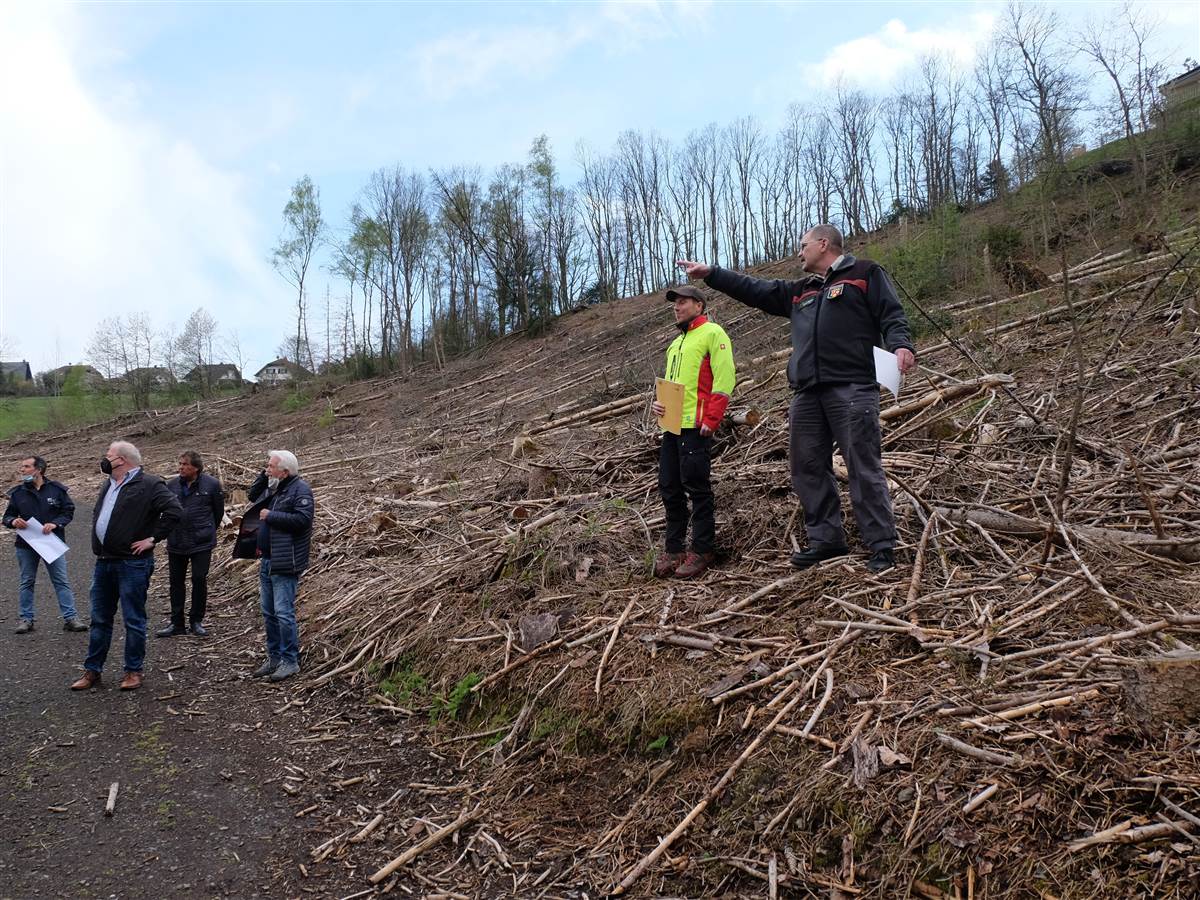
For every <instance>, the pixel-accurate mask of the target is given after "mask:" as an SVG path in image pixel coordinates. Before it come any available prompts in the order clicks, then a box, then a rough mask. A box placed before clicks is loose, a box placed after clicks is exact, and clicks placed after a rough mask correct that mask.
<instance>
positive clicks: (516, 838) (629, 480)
mask: <svg viewBox="0 0 1200 900" xmlns="http://www.w3.org/2000/svg"><path fill="white" fill-rule="evenodd" d="M1196 248H1197V244H1196V235H1195V232H1194V230H1189V231H1188V232H1184V233H1180V234H1176V235H1171V236H1168V238H1167V247H1166V249H1165V250H1162V251H1161V252H1156V253H1155V254H1153V255H1151V256H1150V257H1148V258H1147V257H1137V256H1135V255H1131V254H1127V253H1108V254H1099V255H1098V256H1097V257H1096V258H1095V259H1092V260H1088V261H1085V262H1084V263H1083V264H1081V265H1079V266H1076V267H1075V268H1074V269H1066V270H1064V271H1061V272H1059V273H1056V274H1055V275H1053V276H1051V281H1052V285H1051V287H1049V288H1044V289H1042V290H1040V291H1038V292H1035V293H1034V294H1032V295H1029V296H1020V297H999V298H997V297H986V298H979V299H978V300H975V301H970V302H966V303H962V304H956V305H955V306H954V307H946V308H944V309H943V310H942V311H941V312H942V317H941V318H939V321H940V322H944V321H946V317H949V318H952V319H953V320H954V324H952V325H949V326H946V328H945V334H943V335H939V336H938V338H940V339H934V340H936V342H935V343H932V344H931V343H930V342H929V341H926V342H924V347H923V350H922V353H921V363H922V368H921V370H920V373H919V374H918V376H917V377H915V378H912V379H910V380H909V383H908V384H907V385H906V387H905V389H904V391H903V393H902V395H901V397H900V398H899V399H898V401H897V402H896V403H895V404H893V405H891V406H890V407H887V408H885V409H884V411H883V413H882V415H881V419H882V425H883V435H884V437H883V443H884V464H885V469H886V471H887V473H888V476H889V478H890V480H891V486H892V491H893V497H894V498H895V502H896V510H897V524H898V528H899V531H900V536H901V548H900V554H899V555H900V560H901V561H900V564H899V565H898V566H897V567H896V568H895V569H893V570H891V571H889V572H885V573H883V574H882V575H879V576H872V575H870V574H868V573H867V572H866V570H865V568H864V567H863V566H862V560H861V556H862V554H858V555H852V556H849V557H846V558H842V559H837V560H831V561H829V562H827V563H825V564H823V565H822V566H819V567H817V568H815V569H812V570H808V571H804V572H796V571H794V570H791V569H790V567H789V565H788V563H787V557H788V555H789V553H790V552H791V550H792V549H793V548H795V547H798V546H800V545H802V544H803V541H804V537H803V518H802V516H801V515H799V509H798V507H797V505H796V503H795V500H794V498H792V497H791V495H790V493H789V491H788V486H787V480H786V462H785V458H786V447H787V438H786V435H787V423H786V420H785V414H786V408H787V401H788V391H787V386H786V380H785V378H784V374H783V368H784V364H785V362H786V351H785V350H781V349H780V348H781V347H782V346H783V345H784V343H785V342H786V336H785V331H784V328H783V327H782V325H781V322H780V320H772V319H768V318H766V317H763V316H760V315H759V314H758V313H755V312H752V311H747V310H745V309H744V308H743V307H739V306H737V305H735V304H732V303H731V302H728V301H726V300H724V299H721V298H718V299H717V300H716V301H715V302H714V304H713V309H714V312H715V315H716V317H717V319H718V320H719V321H721V322H722V324H723V325H724V326H725V327H726V329H727V330H728V331H729V332H730V334H731V335H732V336H733V338H734V342H735V346H736V347H737V349H738V354H739V361H740V367H739V383H738V386H737V388H736V390H735V395H734V402H733V404H731V409H732V411H731V414H730V420H729V422H727V424H726V427H725V428H723V429H722V431H721V433H720V437H719V439H718V442H717V448H716V458H715V461H714V466H713V474H714V482H715V485H716V491H717V508H718V528H719V532H720V535H721V536H722V540H723V541H724V544H723V546H722V548H721V550H722V558H721V560H720V564H719V565H718V566H717V567H716V568H715V569H713V570H712V571H711V573H710V574H709V575H708V576H707V577H705V578H704V579H703V580H701V581H699V582H694V583H692V582H658V581H654V580H653V579H651V578H650V577H649V573H650V569H651V565H652V561H653V557H654V554H655V552H657V549H658V547H659V545H660V543H661V526H662V514H661V506H660V504H659V501H658V497H657V491H656V487H657V486H656V467H655V460H656V454H657V450H656V439H657V428H656V426H655V425H654V423H653V422H652V421H651V419H650V415H649V411H648V401H649V397H648V394H647V391H646V387H645V386H646V385H647V384H649V383H650V382H651V381H652V378H651V376H652V374H653V367H654V365H655V364H656V363H657V362H658V361H659V360H660V359H661V356H662V352H663V350H664V348H665V345H666V343H667V342H668V341H669V340H670V338H671V336H672V334H671V329H670V327H669V324H667V323H666V322H665V321H664V320H665V318H666V317H665V315H664V311H663V307H662V303H661V299H660V298H654V297H651V298H641V299H634V300H629V301H624V302H622V303H620V304H610V305H607V306H602V307H597V308H593V309H588V310H585V311H581V312H579V313H576V314H574V315H572V316H569V317H567V318H566V319H565V320H564V321H563V323H561V324H560V325H559V326H557V329H558V330H557V332H556V333H552V334H551V335H549V336H548V337H546V338H544V339H541V340H539V341H537V342H527V341H526V342H516V341H505V342H501V343H499V344H497V345H495V346H493V347H492V348H490V349H489V350H488V351H487V352H486V353H484V354H482V355H481V357H480V358H479V359H477V360H476V361H474V363H473V364H472V365H471V366H468V367H463V368H460V369H458V370H456V372H455V379H456V383H454V384H450V385H447V386H444V387H438V386H437V385H438V382H437V381H436V380H435V379H434V378H433V377H432V376H430V377H428V378H426V379H425V380H424V381H422V380H421V379H417V380H416V381H415V382H408V383H406V384H404V385H403V386H401V385H400V384H399V383H391V384H387V385H384V388H383V389H382V390H381V389H380V387H379V385H375V386H371V387H362V388H352V389H346V390H344V391H343V392H341V393H339V394H338V395H337V396H336V397H331V398H328V399H327V400H326V401H325V403H326V404H327V406H328V409H329V410H330V411H332V412H333V413H334V415H335V416H336V417H337V423H336V424H335V426H334V429H333V431H332V432H331V433H329V434H324V435H316V434H315V433H313V432H312V431H311V430H308V431H307V432H306V434H305V437H306V438H307V443H305V444H304V445H303V446H302V447H301V448H300V449H302V450H303V453H302V461H303V462H304V465H305V471H304V474H305V477H307V478H308V479H309V480H310V481H311V482H312V484H313V485H314V489H315V491H316V495H317V504H318V508H319V510H320V516H319V520H318V535H317V540H316V542H315V544H314V546H315V547H316V548H317V551H316V552H317V557H316V561H315V564H314V567H313V569H312V570H311V571H310V572H309V573H308V574H307V575H306V578H305V582H304V589H303V592H302V593H303V597H304V607H305V612H304V628H305V636H306V645H307V647H308V653H307V665H306V677H307V678H308V679H309V684H310V686H311V688H312V689H313V690H316V691H326V690H331V691H332V690H336V691H346V690H347V689H353V691H355V692H357V695H358V696H360V697H361V698H362V699H363V701H364V702H366V703H367V704H369V705H370V706H371V707H373V709H374V710H375V714H376V715H377V716H379V718H380V721H381V722H387V723H402V725H403V727H404V728H406V729H409V730H421V731H423V732H424V733H425V737H426V740H427V741H428V742H429V745H430V746H432V747H434V748H435V749H436V750H437V752H438V753H439V755H440V756H442V757H444V758H445V759H446V760H447V761H448V762H450V763H452V764H453V765H454V766H455V768H456V769H457V772H458V777H459V778H460V780H461V784H459V785H457V786H456V788H455V790H447V791H446V792H444V793H441V794H435V795H434V796H437V797H442V798H444V802H443V805H441V806H438V807H437V809H436V811H435V812H433V813H429V812H428V811H426V812H425V813H424V815H426V816H428V818H421V819H414V818H405V817H404V816H403V815H401V813H400V811H399V810H398V809H396V808H395V807H394V806H392V807H388V808H381V809H378V810H365V809H360V810H359V811H358V813H347V821H345V822H343V823H340V824H333V823H331V824H330V826H329V835H328V837H327V838H326V839H324V840H322V841H321V842H320V843H319V844H317V845H316V846H314V847H313V848H312V858H313V865H314V866H319V865H349V864H350V863H351V862H353V864H354V865H355V866H361V867H362V871H365V872H369V873H370V875H369V877H368V878H367V879H366V880H365V881H364V885H363V894H364V895H365V894H367V893H370V892H375V891H379V890H388V889H390V888H392V887H395V886H396V885H397V884H401V885H403V884H405V883H406V882H408V881H409V880H414V879H415V880H416V881H419V882H421V883H422V884H423V885H424V886H425V888H426V889H428V890H434V891H438V890H440V891H444V892H447V893H448V894H453V893H454V892H455V891H469V892H484V893H487V892H489V891H491V892H501V893H509V894H513V895H519V896H539V895H544V896H564V895H572V896H598V895H602V894H608V893H615V894H622V893H630V894H645V895H656V894H672V895H684V896H700V895H712V894H715V893H721V892H724V893H725V894H726V895H743V894H754V895H758V896H761V895H762V894H763V893H764V892H765V893H767V894H768V896H776V895H784V894H788V895H806V894H817V893H821V894H829V895H831V896H858V895H864V896H865V895H873V896H906V895H916V896H925V897H942V896H967V897H970V896H975V895H977V894H978V895H980V896H983V895H985V894H986V895H987V896H995V897H999V896H1014V897H1016V896H1043V897H1065V896H1082V895H1094V896H1156V897H1161V896H1179V897H1182V896H1189V895H1190V894H1189V892H1190V891H1192V890H1193V888H1194V885H1195V883H1196V880H1197V878H1198V877H1200V729H1198V725H1197V723H1198V722H1200V689H1198V688H1197V684H1200V679H1198V678H1197V676H1198V675H1200V655H1198V654H1197V652H1196V649H1195V648H1196V647H1197V646H1200V604H1198V603H1197V599H1196V598H1197V597H1200V567H1198V565H1197V563H1200V426H1198V425H1197V421H1198V419H1200V415H1198V413H1200V390H1198V388H1200V313H1198V308H1200V251H1198V250H1197V249H1196ZM442 383H443V384H444V382H442ZM401 391H403V394H401V393H400V392H401ZM219 464H220V465H221V466H223V467H224V472H225V474H226V477H227V480H229V479H234V480H236V478H235V476H237V477H241V478H243V480H248V479H249V477H250V476H251V475H252V474H253V473H254V472H255V471H256V470H257V466H258V465H259V461H258V459H257V457H256V456H254V454H253V452H252V451H251V448H250V445H249V442H246V443H245V444H244V445H242V447H240V448H239V447H233V448H231V449H230V450H228V451H227V452H226V455H225V456H224V457H223V458H222V459H220V460H219ZM835 471H837V472H838V474H839V477H842V478H844V475H845V472H844V466H842V465H841V461H840V459H837V460H835ZM232 511H233V512H234V513H236V512H237V507H236V506H234V508H233V510H232ZM846 513H847V516H846V518H847V521H848V522H850V523H852V522H853V518H852V516H851V515H850V511H849V509H847V510H846ZM851 527H852V526H851ZM855 537H856V536H855V535H854V534H853V532H852V533H851V539H852V545H853V541H854V539H855ZM237 565H238V564H232V563H231V564H229V566H228V568H229V570H230V571H228V572H227V573H226V578H227V579H229V580H228V584H229V585H230V586H231V589H232V592H233V594H234V595H235V596H242V597H244V598H245V601H246V602H247V603H251V602H254V600H253V598H254V594H255V585H254V579H253V577H252V573H249V572H245V573H241V572H240V570H238V569H237V568H236V567H237ZM435 805H436V804H435ZM412 815H413V816H418V815H420V814H419V813H417V812H414V813H413V814H412ZM414 822H416V824H415V825H414ZM433 857H436V862H430V863H429V864H428V865H424V863H426V862H428V861H429V860H430V859H431V858H433Z"/></svg>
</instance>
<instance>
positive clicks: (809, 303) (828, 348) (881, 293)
mask: <svg viewBox="0 0 1200 900" xmlns="http://www.w3.org/2000/svg"><path fill="white" fill-rule="evenodd" d="M800 259H801V263H802V265H803V268H804V271H805V272H808V273H810V274H809V275H808V277H806V278H804V279H802V280H799V281H786V280H778V281H767V280H765V279H761V278H751V277H750V276H748V275H740V274H738V273H736V272H730V271H729V270H727V269H722V268H720V267H719V266H712V265H708V264H706V263H701V262H692V261H690V260H680V261H679V267H680V268H681V269H683V270H684V271H685V272H686V273H687V276H688V277H689V278H702V279H704V282H705V284H707V285H708V286H709V287H711V288H714V289H716V290H718V291H721V292H722V293H723V294H726V295H728V296H730V297H732V298H733V299H734V300H737V301H739V302H740V303H745V304H746V305H747V306H753V307H754V308H756V309H761V310H762V311H763V312H766V313H770V314H771V315H773V316H783V317H786V318H788V319H791V326H792V328H791V331H792V354H791V359H790V360H789V361H788V370H787V371H788V382H789V383H790V385H791V388H792V391H793V394H792V403H791V407H790V408H789V411H788V432H789V448H788V450H789V454H788V455H789V458H790V460H791V468H792V489H793V490H794V491H795V492H796V494H797V496H799V498H800V503H801V505H802V506H803V507H804V524H805V529H806V531H807V532H808V544H809V545H808V549H806V550H804V551H802V552H799V553H794V554H792V565H794V566H796V567H797V568H799V569H804V568H807V567H809V566H812V565H815V564H817V563H819V562H821V561H822V560H826V559H832V558H833V557H835V556H841V555H843V554H845V553H846V552H847V548H846V534H845V532H844V531H843V529H842V504H841V500H840V498H839V497H838V487H837V481H836V480H835V479H834V475H833V445H834V442H835V441H836V443H837V445H838V447H839V449H840V450H841V451H842V458H843V459H844V460H845V461H846V470H847V472H848V474H849V476H850V501H851V504H852V505H853V507H854V518H855V519H856V520H857V521H858V530H859V534H860V535H861V536H862V539H863V543H865V544H866V545H867V547H868V548H869V549H870V551H871V556H870V559H868V560H867V569H868V570H869V571H871V572H882V571H884V570H885V569H889V568H891V567H892V565H893V564H894V561H895V557H894V550H895V546H896V525H895V520H894V519H893V516H892V499H891V496H890V495H889V494H888V486H887V477H886V476H885V475H884V472H883V459H882V449H881V445H880V437H881V436H880V431H879V386H878V385H877V384H876V381H875V353H874V349H873V348H875V347H883V348H884V349H886V350H890V351H892V352H893V353H895V354H896V362H897V364H898V366H899V368H900V371H901V372H909V371H911V370H912V369H914V368H915V367H916V364H917V362H916V354H915V352H914V350H913V342H912V334H911V333H910V331H909V327H908V319H907V317H906V316H905V314H904V308H903V307H902V306H901V305H900V300H899V299H898V298H897V297H896V292H895V290H894V289H893V287H892V283H891V281H890V280H889V279H888V276H887V273H886V272H884V271H883V269H882V267H880V265H879V264H878V263H875V262H872V261H871V260H869V259H856V258H855V257H854V256H852V255H851V254H849V253H846V252H844V250H843V248H842V234H841V232H840V231H838V230H837V229H836V228H834V227H833V226H832V225H816V226H814V227H813V228H811V229H809V231H808V232H807V233H806V234H805V235H804V237H803V238H801V240H800Z"/></svg>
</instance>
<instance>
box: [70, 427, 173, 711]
mask: <svg viewBox="0 0 1200 900" xmlns="http://www.w3.org/2000/svg"><path fill="white" fill-rule="evenodd" d="M100 471H101V472H103V473H104V474H105V475H107V476H108V477H107V478H105V480H104V483H103V484H102V485H101V486H100V493H99V495H98V496H97V497H96V507H95V509H94V510H93V512H92V552H94V553H95V554H96V568H95V569H94V571H93V573H92V596H91V602H92V629H91V635H90V637H89V640H88V655H87V660H86V661H85V662H84V664H83V668H84V672H83V676H82V677H81V678H80V679H79V680H78V681H76V682H75V683H74V684H72V685H71V690H73V691H86V690H88V689H89V688H91V687H94V686H95V685H97V684H98V683H99V682H100V673H101V672H102V671H103V670H104V661H105V659H107V658H108V648H109V646H110V645H111V644H112V632H113V619H114V618H115V617H116V613H117V607H118V606H120V607H121V615H122V617H123V618H124V619H125V677H124V678H122V679H121V690H123V691H132V690H136V689H137V688H140V687H141V686H142V664H143V662H144V660H145V656H146V589H147V588H148V587H149V585H150V576H151V574H153V572H154V545H155V544H156V543H158V542H159V541H163V540H166V538H167V535H169V534H170V533H171V531H172V530H173V529H174V528H175V525H176V523H177V522H178V521H179V518H180V516H181V515H182V514H183V510H182V508H181V507H180V505H179V501H178V500H177V499H175V495H174V494H172V493H171V491H170V490H169V489H168V488H167V485H166V482H164V481H163V480H162V479H161V478H159V477H158V476H157V475H151V474H150V473H148V472H145V471H143V469H142V454H141V452H140V451H139V450H138V448H137V447H135V446H133V444H131V443H129V442H128V441H113V443H111V444H110V445H109V447H108V450H106V451H105V453H104V456H103V457H102V458H101V460H100Z"/></svg>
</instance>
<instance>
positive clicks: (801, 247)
mask: <svg viewBox="0 0 1200 900" xmlns="http://www.w3.org/2000/svg"><path fill="white" fill-rule="evenodd" d="M817 241H825V243H829V238H813V239H812V240H811V241H801V242H800V252H801V253H803V252H804V248H805V247H807V246H809V245H811V244H815V243H816V242H817Z"/></svg>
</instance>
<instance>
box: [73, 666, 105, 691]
mask: <svg viewBox="0 0 1200 900" xmlns="http://www.w3.org/2000/svg"><path fill="white" fill-rule="evenodd" d="M99 683H100V673H99V672H93V671H92V670H91V669H84V671H83V675H81V676H80V677H79V680H78V681H76V682H75V683H74V684H72V685H71V690H73V691H86V690H90V689H91V688H94V687H95V686H96V685H98V684H99Z"/></svg>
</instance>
